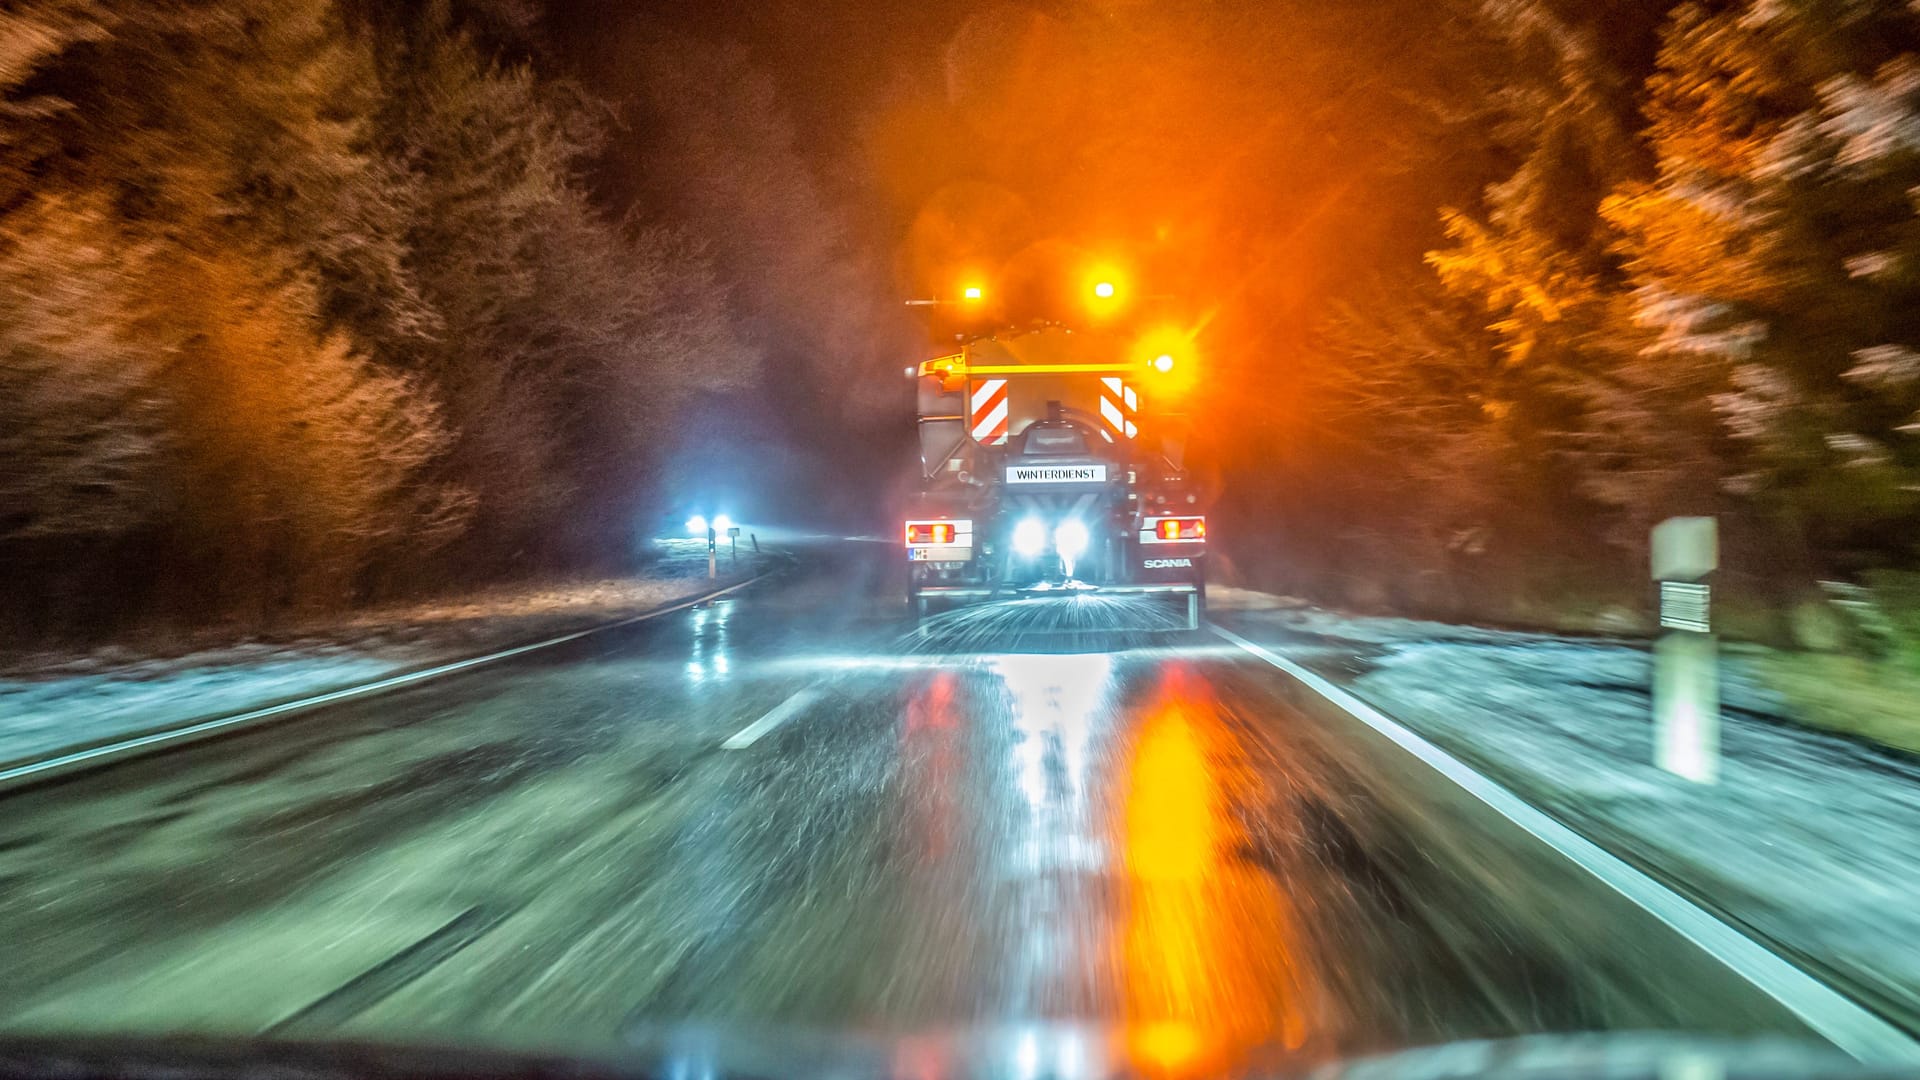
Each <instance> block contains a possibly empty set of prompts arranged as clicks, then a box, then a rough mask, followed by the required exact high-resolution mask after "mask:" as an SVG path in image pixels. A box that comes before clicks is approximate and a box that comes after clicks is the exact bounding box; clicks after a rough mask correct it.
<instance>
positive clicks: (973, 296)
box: [960, 285, 987, 300]
mask: <svg viewBox="0 0 1920 1080" xmlns="http://www.w3.org/2000/svg"><path fill="white" fill-rule="evenodd" d="M960 295H961V296H964V297H966V298H967V299H968V300H978V299H980V298H981V297H983V296H985V295H987V291H986V290H985V289H982V288H981V287H980V286H978V285H969V286H967V287H966V289H965V290H964V291H962V292H961V293H960Z"/></svg>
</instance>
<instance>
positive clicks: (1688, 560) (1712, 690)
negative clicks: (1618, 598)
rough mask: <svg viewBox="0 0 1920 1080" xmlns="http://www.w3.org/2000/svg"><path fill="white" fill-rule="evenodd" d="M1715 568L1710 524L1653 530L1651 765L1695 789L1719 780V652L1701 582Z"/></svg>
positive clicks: (1716, 549)
mask: <svg viewBox="0 0 1920 1080" xmlns="http://www.w3.org/2000/svg"><path fill="white" fill-rule="evenodd" d="M1719 565H1720V541H1719V531H1718V528H1717V526H1716V524H1715V522H1714V519H1713V518H1710V517H1675V518H1668V519H1667V520H1665V521H1663V522H1661V523H1660V524H1658V525H1655V526H1654V527H1653V579H1654V581H1655V582H1657V583H1658V585H1659V589H1660V637H1659V639H1658V640H1657V641H1655V642H1654V645H1653V758H1654V764H1656V765H1658V766H1660V767H1661V768H1662V769H1665V770H1667V771H1668V772H1670V773H1673V774H1674V775H1676V776H1682V777H1685V778H1686V779H1688V780H1692V781H1694V782H1695V783H1701V784H1711V783H1713V782H1714V781H1715V780H1717V779H1718V778H1719V775H1720V671H1719V651H1720V650H1719V643H1718V641H1717V640H1716V639H1715V638H1714V636H1713V621H1712V603H1711V601H1712V591H1711V588H1710V587H1709V585H1708V584H1707V580H1706V579H1707V575H1709V574H1711V573H1713V571H1714V570H1715V569H1716V568H1717V567H1718V566H1719Z"/></svg>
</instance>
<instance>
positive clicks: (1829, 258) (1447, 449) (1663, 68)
mask: <svg viewBox="0 0 1920 1080" xmlns="http://www.w3.org/2000/svg"><path fill="white" fill-rule="evenodd" d="M1468 16H1469V18H1471V19H1472V20H1473V22H1474V23H1475V25H1477V26H1478V27H1479V28H1480V31H1479V33H1480V37H1481V39H1482V40H1483V41H1484V42H1485V43H1486V45H1487V46H1488V47H1490V48H1491V49H1492V50H1493V52H1492V58H1493V60H1494V62H1492V63H1488V64H1484V65H1481V66H1479V67H1478V69H1477V75H1476V78H1477V81H1478V85H1477V87H1476V88H1475V89H1474V90H1473V92H1472V93H1470V94H1467V95H1463V96H1461V97H1459V98H1457V99H1456V102H1457V107H1453V108H1449V109H1443V110H1436V114H1435V115H1436V117H1437V119H1436V122H1435V123H1434V125H1433V126H1432V127H1431V129H1430V130H1431V135H1432V137H1433V138H1437V139H1448V138H1455V137H1458V136H1459V134H1460V133H1461V132H1462V131H1463V130H1467V129H1470V130H1473V131H1477V132H1485V133H1490V134H1491V136H1492V138H1491V140H1490V142H1489V143H1488V147H1489V150H1490V155H1489V160H1490V161H1497V162H1500V163H1501V164H1500V165H1499V167H1498V168H1497V169H1495V170H1494V171H1493V174H1492V175H1491V176H1490V177H1489V180H1488V182H1487V183H1485V184H1484V185H1482V186H1481V187H1480V188H1479V189H1478V190H1477V191H1473V192H1468V193H1465V196H1464V197H1462V198H1459V199H1458V201H1457V202H1455V203H1454V204H1453V205H1450V206H1447V207H1444V208H1443V209H1442V210H1441V213H1440V222H1441V225H1442V229H1443V236H1442V238H1441V241H1440V242H1439V243H1437V244H1435V245H1433V246H1432V247H1431V248H1429V249H1428V250H1427V251H1426V253H1425V254H1424V258H1423V260H1422V263H1421V264H1420V265H1418V266H1409V267H1407V268H1406V269H1404V270H1403V271H1401V272H1398V273H1394V274H1387V275H1382V276H1380V277H1379V278H1377V279H1375V280H1372V281H1369V282H1367V283H1366V284H1365V286H1364V287H1361V288H1355V289H1353V290H1350V291H1349V292H1348V293H1347V294H1346V296H1345V297H1344V301H1343V303H1342V304H1341V305H1340V309H1339V311H1338V313H1337V314H1336V316H1335V317H1334V318H1332V319H1330V320H1328V321H1327V322H1326V323H1324V324H1323V325H1322V326H1321V327H1320V330H1319V333H1318V334H1317V336H1316V340H1315V342H1314V346H1313V348H1314V352H1315V360H1316V365H1315V366H1316V368H1317V370H1318V372H1319V377H1318V378H1317V379H1316V381H1315V391H1316V392H1317V393H1318V394H1320V395H1323V396H1322V397H1321V399H1320V400H1322V401H1324V402H1326V403H1327V404H1328V406H1329V407H1328V410H1327V412H1326V414H1325V416H1326V418H1327V420H1328V422H1329V425H1330V426H1331V427H1337V428H1342V429H1346V430H1358V431H1362V432H1364V433H1365V434H1366V436H1367V437H1366V438H1365V439H1364V440H1359V441H1357V442H1350V443H1348V444H1347V445H1348V446H1349V448H1350V454H1351V456H1350V457H1349V458H1348V462H1349V464H1350V465H1351V466H1352V467H1354V468H1355V469H1356V471H1357V472H1359V473H1362V474H1364V475H1365V476H1367V477H1368V482H1369V483H1370V484H1374V485H1379V488H1377V489H1376V492H1375V493H1377V494H1384V495H1385V496H1386V497H1385V498H1379V499H1368V500H1366V505H1367V506H1368V508H1369V514H1370V515H1372V516H1371V517H1370V519H1369V520H1364V521H1355V522H1351V523H1350V524H1349V525H1348V527H1349V528H1352V529H1355V530H1367V531H1369V535H1370V536H1371V537H1372V538H1373V539H1374V540H1375V541H1376V543H1375V544H1374V555H1373V557H1374V558H1377V559H1379V560H1380V561H1381V562H1383V563H1385V564H1387V565H1394V564H1396V563H1397V564H1398V565H1401V566H1404V567H1406V568H1408V570H1409V571H1410V574H1409V577H1413V578H1417V577H1418V576H1419V575H1420V574H1422V573H1425V574H1427V575H1428V578H1427V585H1426V586H1422V585H1421V584H1420V583H1419V582H1418V581H1414V580H1409V581H1405V582H1402V583H1401V584H1402V587H1404V588H1405V589H1406V591H1407V595H1408V596H1409V597H1411V598H1413V599H1416V600H1420V601H1425V602H1428V603H1429V604H1431V605H1435V606H1440V607H1448V606H1457V607H1472V606H1474V603H1475V601H1474V599H1473V598H1472V597H1471V596H1470V595H1463V593H1471V592H1472V591H1473V590H1487V589H1490V588H1493V587H1494V586H1495V584H1496V583H1497V582H1498V581H1499V580H1500V579H1502V578H1506V577H1509V576H1510V575H1511V574H1512V573H1513V572H1514V571H1513V570H1512V568H1513V567H1515V566H1520V565H1525V564H1528V563H1529V562H1531V563H1532V564H1533V565H1536V566H1537V565H1538V564H1539V560H1540V558H1541V556H1542V554H1543V553H1545V554H1547V555H1550V556H1552V557H1553V558H1554V559H1556V560H1557V561H1558V564H1559V567H1560V568H1561V569H1562V570H1564V569H1565V568H1567V567H1570V566H1576V565H1577V566H1584V567H1587V568H1590V569H1593V570H1595V571H1597V573H1596V574H1595V575H1594V576H1595V578H1596V580H1597V579H1599V578H1605V579H1607V580H1610V581H1613V582H1616V583H1620V584H1623V585H1626V586H1627V587H1628V588H1631V587H1632V583H1634V582H1635V581H1636V580H1637V578H1638V576H1640V575H1643V574H1644V566H1645V562H1644V557H1645V556H1644V551H1645V547H1644V545H1645V537H1646V532H1647V529H1648V528H1649V526H1650V525H1651V524H1653V523H1654V522H1655V521H1657V520H1659V519H1661V518H1664V517H1666V516H1669V515H1672V514H1716V515H1719V516H1720V517H1721V519H1722V522H1723V530H1724V531H1725V532H1726V534H1727V544H1728V548H1729V551H1728V557H1727V560H1726V561H1727V564H1728V566H1729V573H1728V575H1727V578H1728V584H1731V585H1733V586H1735V587H1736V588H1738V589H1742V590H1746V591H1748V592H1750V593H1754V594H1758V595H1761V596H1764V597H1767V598H1769V599H1773V600H1780V601H1784V600H1789V599H1791V598H1792V595H1793V594H1794V593H1795V592H1796V591H1798V590H1801V589H1804V588H1806V587H1808V586H1809V585H1810V584H1811V582H1812V581H1813V580H1814V578H1816V577H1826V576H1836V575H1838V576H1845V575H1852V574H1857V573H1861V572H1863V571H1868V570H1871V569H1874V568H1881V567H1890V566H1891V567H1912V566H1914V565H1915V563H1916V561H1920V547H1917V546H1916V541H1917V540H1920V532H1916V526H1920V411H1916V410H1920V352H1917V351H1916V347H1920V303H1916V301H1920V294H1916V291H1915V290H1916V288H1920V216H1916V215H1917V214H1920V14H1917V13H1916V11H1915V9H1914V8H1912V7H1911V6H1910V5H1907V4H1902V3H1891V2H1875V0H1740V2H1728V3H1713V4H1707V3H1684V4H1678V5H1641V4H1631V3H1606V2H1603V3H1565V2H1561V0H1480V2H1478V3H1476V4H1474V5H1473V6H1472V7H1471V8H1470V9H1468ZM1381 489H1384V490H1381ZM1463 567H1469V568H1470V569H1467V570H1464V571H1463V570H1462V568H1463ZM1436 571H1438V572H1436ZM1545 576H1546V577H1547V578H1548V579H1549V582H1543V583H1542V585H1543V588H1545V587H1546V586H1547V585H1548V584H1549V583H1551V582H1552V581H1558V582H1560V583H1561V584H1564V583H1565V579H1564V575H1563V574H1560V573H1558V572H1556V571H1552V570H1550V571H1548V572H1547V573H1546V575H1545ZM1483 595H1484V593H1483Z"/></svg>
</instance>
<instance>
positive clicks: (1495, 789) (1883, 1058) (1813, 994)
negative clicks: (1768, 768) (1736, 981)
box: [1209, 624, 1920, 1064]
mask: <svg viewBox="0 0 1920 1080" xmlns="http://www.w3.org/2000/svg"><path fill="white" fill-rule="evenodd" d="M1209 629H1211V630H1212V631H1213V632H1214V633H1215V634H1217V635H1219V636H1220V637H1221V638H1224V639H1225V640H1226V641H1228V642H1229V643H1231V644H1233V645H1235V646H1238V647H1239V648H1240V649H1241V650H1242V651H1244V652H1246V653H1248V654H1250V655H1252V656H1254V657H1255V658H1257V659H1260V660H1263V661H1265V662H1266V663H1267V664H1269V665H1271V666H1273V667H1275V668H1278V669H1279V670H1280V671H1282V672H1284V673H1286V674H1287V675H1288V676H1290V677H1291V678H1292V679H1293V680H1294V681H1295V682H1297V683H1299V684H1300V685H1301V686H1303V687H1305V688H1306V689H1308V690H1310V691H1312V692H1313V693H1315V694H1317V695H1319V696H1320V697H1321V698H1323V699H1324V700H1326V701H1327V702H1328V703H1329V704H1331V705H1333V706H1334V707H1336V708H1338V709H1340V710H1341V711H1342V712H1344V713H1346V714H1347V715H1349V716H1351V717H1353V718H1354V719H1356V720H1358V721H1360V722H1361V723H1363V724H1366V725H1367V726H1368V727H1370V728H1373V729H1374V730H1375V731H1377V732H1379V733H1380V734H1381V735H1384V736H1386V737H1387V738H1388V739H1390V740H1391V741H1392V742H1393V743H1394V744H1396V745H1397V746H1399V747H1400V748H1401V749H1402V750H1405V751H1406V752H1407V753H1409V754H1411V755H1413V756H1414V757H1415V758H1418V759H1419V760H1420V761H1421V762H1422V763H1423V764H1425V765H1426V766H1428V767H1429V768H1431V769H1433V770H1434V771H1435V772H1437V773H1439V774H1440V775H1442V776H1444V777H1446V778H1447V779H1448V780H1451V781H1452V782H1453V783H1454V784H1455V785H1457V786H1459V787H1460V788H1462V789H1464V790H1465V791H1466V792H1467V793H1468V794H1470V795H1472V796H1474V797H1475V798H1476V799H1479V800H1480V802H1481V803H1483V804H1484V805H1486V806H1487V807H1488V808H1489V809H1491V810H1493V811H1494V812H1495V813H1497V814H1499V815H1501V816H1502V817H1504V818H1506V819H1507V820H1508V821H1509V822H1511V823H1512V824H1514V825H1516V826H1518V827H1519V828H1521V829H1523V830H1525V831H1526V832H1527V833H1528V834H1530V835H1531V836H1533V837H1534V838H1535V839H1537V840H1539V841H1540V842H1541V843H1544V844H1546V845H1547V846H1548V847H1550V848H1552V849H1554V851H1556V852H1557V853H1559V854H1560V855H1561V856H1562V857H1563V858H1565V859H1567V860H1568V861H1569V862H1572V863H1574V864H1575V865H1577V866H1579V867H1580V868H1581V869H1583V870H1585V871H1587V872H1588V873H1589V874H1592V875H1593V876H1594V877H1596V878H1598V879H1599V880H1600V881H1601V883H1603V884H1605V885H1606V886H1607V887H1608V888H1610V889H1612V890H1613V891H1614V892H1616V893H1619V894H1620V895H1621V896H1623V897H1625V898H1626V899H1627V900H1629V901H1631V902H1632V903H1633V904H1634V905H1635V906H1637V907H1639V908H1640V909H1641V910H1643V911H1645V912H1647V913H1648V914H1650V915H1652V916H1653V917H1654V918H1656V919H1658V920H1660V921H1661V922H1662V923H1664V924H1666V925H1667V926H1668V927H1669V928H1670V929H1672V930H1673V931H1674V932H1676V933H1678V934H1680V935H1681V936H1682V937H1684V938H1686V939H1687V940H1689V941H1691V942H1693V944H1694V945H1695V946H1697V947H1698V948H1699V949H1700V950H1701V951H1703V952H1705V953H1706V954H1707V955H1709V956H1711V957H1713V958H1714V959H1715V960H1718V961H1719V962H1720V963H1721V964H1723V965H1725V966H1726V967H1727V968H1728V969H1729V970H1731V971H1732V972H1733V973H1734V974H1736V975H1738V976H1740V977H1741V978H1743V979H1745V980H1746V981H1747V982H1748V983H1750V984H1751V985H1752V986H1753V987H1754V988H1755V989H1757V990H1759V991H1760V992H1761V993H1763V994H1765V995H1767V996H1768V997H1770V998H1772V999H1773V1000H1774V1001H1776V1002H1779V1003H1780V1005H1781V1006H1782V1007H1783V1008H1785V1009H1786V1010H1787V1011H1788V1012H1791V1013H1792V1014H1793V1015H1795V1016H1797V1017H1799V1018H1800V1019H1801V1021H1803V1022H1804V1023H1806V1025H1807V1026H1808V1027H1809V1028H1812V1029H1813V1030H1814V1031H1815V1032H1816V1033H1818V1034H1819V1035H1820V1036H1821V1037H1822V1038H1824V1039H1826V1040H1827V1041H1828V1042H1831V1043H1832V1044H1833V1045H1835V1046H1837V1047H1839V1048H1840V1049H1841V1050H1842V1051H1844V1052H1846V1053H1847V1054H1849V1055H1851V1056H1852V1057H1854V1058H1855V1059H1857V1060H1859V1061H1863V1062H1868V1063H1872V1064H1913V1063H1916V1062H1920V1042H1916V1041H1915V1039H1914V1038H1913V1037H1912V1036H1910V1035H1908V1034H1907V1033H1906V1032H1905V1031H1903V1030H1902V1029H1900V1028H1899V1027H1898V1026H1896V1025H1894V1024H1892V1023H1890V1022H1888V1021H1887V1020H1885V1019H1883V1018H1882V1017H1880V1016H1878V1015H1876V1014H1875V1013H1873V1012H1872V1011H1871V1010H1869V1009H1867V1008H1866V1007H1864V1006H1862V1005H1861V1004H1860V1003H1859V1002H1857V1001H1854V1000H1853V999H1852V998H1849V997H1847V996H1846V995H1844V994H1842V993H1840V992H1839V991H1838V990H1835V989H1834V988H1833V987H1831V986H1828V985H1827V984H1826V983H1824V982H1822V981H1820V980H1819V979H1817V978H1815V977H1814V976H1813V975H1811V974H1808V973H1807V972H1806V971H1805V970H1803V969H1801V968H1800V967H1799V966H1797V965H1796V964H1794V963H1793V962H1792V961H1790V960H1788V959H1786V958H1785V957H1783V956H1781V955H1780V954H1778V953H1776V952H1774V951H1773V950H1771V949H1769V948H1767V947H1766V946H1764V945H1762V944H1761V943H1760V942H1758V941H1755V940H1754V939H1753V938H1752V937H1749V936H1748V935H1747V934H1745V933H1743V932H1741V931H1740V930H1739V929H1738V928H1736V927H1734V926H1733V925H1731V924H1729V923H1728V922H1727V921H1726V920H1724V919H1722V918H1720V917H1719V916H1718V915H1715V914H1714V913H1713V912H1711V911H1709V910H1707V909H1706V908H1704V907H1701V906H1700V905H1699V904H1696V903H1694V902H1693V901H1692V900H1689V899H1687V898H1686V897H1684V896H1682V895H1680V894H1679V893H1677V892H1675V891H1674V890H1672V889H1670V888H1668V887H1667V886H1666V885H1663V884H1661V883H1660V882H1659V881H1657V880H1655V879H1654V878H1653V877H1651V876H1649V875H1648V874H1647V873H1645V872H1644V871H1642V870H1639V869H1637V868H1636V867H1634V866H1632V865H1631V864H1629V863H1627V862H1626V861H1625V860H1623V859H1621V858H1620V857H1619V856H1616V855H1613V854H1612V853H1610V852H1608V851H1607V850H1606V849H1604V848H1602V847H1601V846H1600V845H1598V844H1596V843H1594V842H1593V841H1591V840H1589V839H1587V838H1586V837H1584V836H1582V835H1580V834H1579V833H1577V832H1575V831H1574V830H1573V829H1571V828H1569V827H1568V826H1566V825H1564V824H1561V823H1560V822H1559V821H1558V820H1556V819H1554V818H1553V817H1551V816H1549V815H1548V814H1547V813H1546V812H1545V811H1543V810H1540V809H1539V808H1537V807H1535V806H1534V805H1533V804H1531V803H1529V802H1527V801H1526V800H1524V799H1522V798H1521V797H1520V796H1518V795H1515V794H1514V793H1513V792H1512V791H1509V790H1508V789H1507V788H1505V787H1503V786H1501V785H1500V784H1498V783H1496V782H1495V781H1493V780H1491V779H1489V778H1487V777H1486V776H1483V775H1481V774H1480V773H1479V772H1477V771H1475V770H1474V769H1473V768H1471V767H1470V766H1468V765H1467V764H1466V763H1465V762H1463V761H1461V760H1460V759H1459V758H1457V757H1454V756H1453V755H1452V754H1450V753H1448V752H1447V751H1445V750H1443V749H1441V748H1440V747H1439V746H1438V745H1436V744H1434V743H1432V742H1430V741H1428V740H1427V739H1426V737H1424V736H1422V735H1420V734H1419V733H1417V732H1415V731H1414V730H1413V729H1411V728H1409V727H1407V726H1406V725H1405V724H1402V723H1401V722H1400V721H1398V720H1395V719H1394V718H1393V717H1391V716H1388V715H1387V714H1386V713H1384V712H1381V711H1380V710H1379V709H1376V708H1374V707H1373V706H1372V705H1369V704H1367V703H1366V702H1365V701H1362V700H1360V698H1358V697H1357V696H1355V695H1354V694H1353V693H1352V692H1350V691H1348V690H1346V689H1344V688H1342V687H1340V686H1338V685H1336V684H1334V683H1333V682H1332V681H1331V680H1329V679H1327V678H1325V677H1324V676H1321V675H1318V674H1316V673H1314V672H1312V671H1310V670H1308V669H1307V668H1306V667H1304V666H1302V665H1301V664H1299V663H1297V662H1295V661H1293V660H1289V659H1287V658H1286V657H1284V656H1281V655H1279V654H1277V653H1275V652H1273V651H1272V650H1270V649H1268V648H1266V647H1265V646H1263V645H1260V644H1258V643H1256V642H1253V641H1249V640H1248V639H1246V638H1244V637H1241V636H1240V635H1239V634H1236V633H1234V632H1233V631H1231V630H1228V629H1227V628H1226V627H1223V626H1219V625H1211V624H1210V626H1209Z"/></svg>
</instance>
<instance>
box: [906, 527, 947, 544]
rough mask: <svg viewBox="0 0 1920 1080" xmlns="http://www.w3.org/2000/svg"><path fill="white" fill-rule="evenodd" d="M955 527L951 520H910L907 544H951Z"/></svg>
mask: <svg viewBox="0 0 1920 1080" xmlns="http://www.w3.org/2000/svg"><path fill="white" fill-rule="evenodd" d="M953 538H954V529H953V523H952V522H950V521H909V522H907V546H908V547H912V546H914V545H916V544H951V543H953Z"/></svg>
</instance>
